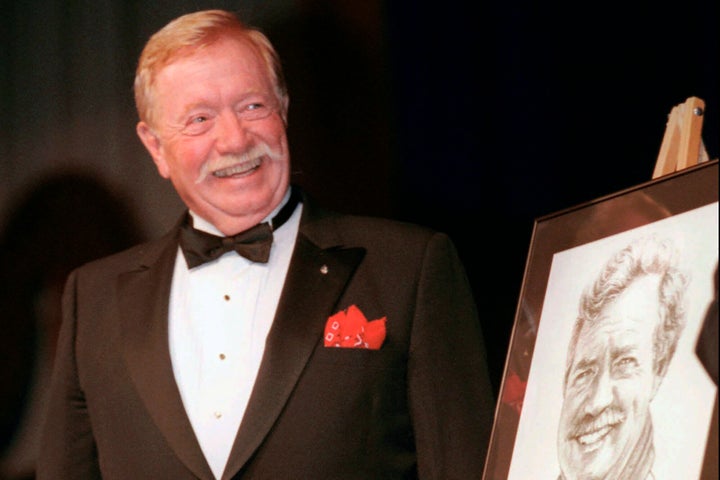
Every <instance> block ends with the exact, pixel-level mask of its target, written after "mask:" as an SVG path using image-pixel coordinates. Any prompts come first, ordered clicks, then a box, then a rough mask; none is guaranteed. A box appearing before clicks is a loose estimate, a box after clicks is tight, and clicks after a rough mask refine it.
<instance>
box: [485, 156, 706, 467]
mask: <svg viewBox="0 0 720 480" xmlns="http://www.w3.org/2000/svg"><path fill="white" fill-rule="evenodd" d="M717 203H718V161H717V160H712V161H709V162H704V163H701V164H698V165H695V166H693V167H689V168H686V169H683V170H681V171H678V172H675V173H672V174H669V175H666V176H663V177H660V178H657V179H654V180H651V181H648V182H646V183H643V184H640V185H637V186H635V187H632V188H628V189H626V190H623V191H620V192H616V193H613V194H610V195H607V196H604V197H601V198H598V199H595V200H592V201H589V202H586V203H583V204H581V205H578V206H574V207H572V208H568V209H565V210H562V211H559V212H555V213H552V214H549V215H546V216H543V217H540V218H538V219H536V221H535V225H534V228H533V234H532V238H531V242H530V248H529V252H528V257H527V261H526V265H525V272H524V276H523V283H522V287H521V291H520V298H519V301H518V305H517V309H516V314H515V321H514V325H513V331H512V335H511V338H510V343H509V347H508V353H507V357H506V362H505V369H504V374H503V379H502V383H501V386H500V393H499V395H498V403H497V408H496V412H495V421H494V426H493V431H492V435H491V439H490V446H489V450H488V454H487V458H486V466H485V471H484V473H483V480H507V479H510V480H512V479H513V478H523V476H522V475H528V474H530V473H532V475H531V476H524V478H538V479H540V478H542V479H545V478H549V479H551V480H555V479H557V478H558V474H559V471H558V467H557V459H556V457H557V454H556V452H557V450H556V447H555V442H556V437H555V436H554V435H549V434H548V432H549V429H548V428H545V429H543V428H541V427H542V423H543V422H545V421H547V422H548V423H550V420H549V419H547V417H550V418H553V416H557V415H558V414H557V412H555V409H556V410H557V411H559V410H560V408H561V406H560V404H561V403H562V401H561V400H562V399H561V396H560V398H557V397H555V401H554V403H553V400H552V399H553V397H552V396H551V395H553V392H557V388H555V389H554V390H552V392H551V391H550V390H551V389H550V388H547V389H546V388H545V385H540V384H539V383H538V381H535V382H534V383H533V378H531V375H532V376H534V378H545V379H547V378H551V379H553V380H552V382H551V383H553V385H554V384H555V382H556V381H557V382H560V384H561V383H562V379H561V378H562V376H563V375H564V369H563V368H557V367H558V363H557V362H555V361H553V363H552V364H551V363H550V362H545V360H543V358H550V357H549V356H548V355H546V356H545V357H541V356H540V351H541V350H542V351H543V352H549V351H552V350H553V349H555V350H556V351H557V352H558V353H557V355H558V357H564V356H565V354H566V351H567V342H566V341H565V342H563V341H561V337H562V335H558V334H557V329H556V330H555V331H553V332H549V333H547V334H545V335H544V336H543V337H542V338H541V341H542V342H543V343H537V341H538V337H539V335H538V334H539V333H542V329H543V326H544V325H543V322H541V319H542V318H543V316H542V315H543V310H544V308H545V307H546V306H548V308H549V305H550V303H551V301H552V300H553V299H552V297H550V298H547V295H548V294H549V293H553V292H548V286H549V280H550V275H551V269H552V266H553V262H554V259H555V258H558V259H559V258H560V257H561V256H562V255H565V253H564V252H582V251H583V250H582V249H585V254H584V257H587V261H588V262H589V263H588V264H592V262H593V261H595V262H596V263H597V262H599V261H601V260H600V258H599V257H600V255H598V258H596V259H595V258H593V257H595V255H594V254H589V255H588V254H587V252H588V251H589V252H593V251H595V250H593V249H595V248H600V249H609V248H610V246H611V244H612V245H613V246H614V244H619V243H620V242H621V239H622V241H624V239H625V238H630V237H632V236H633V235H635V234H636V232H642V231H644V230H647V229H651V230H652V229H654V228H659V229H663V228H664V229H667V228H670V229H676V230H677V229H685V226H684V223H683V222H684V221H685V219H686V218H691V219H693V218H694V217H693V215H696V214H702V215H704V216H707V215H708V214H709V217H708V218H709V220H708V218H705V217H700V218H701V219H703V218H705V220H703V221H702V222H701V224H700V225H699V226H697V228H694V227H693V228H691V230H692V232H687V233H688V235H694V237H693V238H701V239H703V241H704V239H705V238H710V240H708V241H709V242H710V244H709V245H708V246H706V248H705V257H708V258H707V259H706V260H707V265H706V266H702V265H701V266H700V267H699V268H700V269H701V272H702V273H701V274H700V275H696V276H700V277H703V278H696V279H695V280H694V281H695V282H700V283H701V284H703V285H702V289H701V290H699V291H701V292H703V293H702V296H701V297H702V298H699V299H697V300H698V301H699V303H701V304H702V303H703V302H706V301H707V302H709V301H711V300H712V296H713V295H716V286H715V285H714V284H713V274H716V269H717V262H718V250H717V230H718V225H717V213H716V212H717V210H716V209H717ZM708 209H709V210H708ZM713 211H714V212H715V213H712V212H713ZM708 212H709V213H708ZM692 221H695V220H692ZM676 222H679V223H678V226H675V223H676ZM705 229H707V231H705ZM638 234H639V233H638ZM712 238H714V239H715V240H712ZM713 242H714V246H713ZM693 250H694V248H693ZM578 254H580V253H578ZM567 255H571V253H568V254H567ZM698 255H700V253H698ZM710 257H713V258H710ZM703 258H704V257H703ZM703 261H704V260H702V261H700V264H702V262H703ZM601 263H602V262H601ZM577 268H580V267H579V266H577ZM705 270H707V272H705ZM708 272H709V273H708ZM706 273H708V274H707V275H705V274H706ZM579 280H580V279H578V282H579ZM573 288H575V286H573ZM554 292H555V294H557V293H558V292H560V293H561V294H564V293H565V290H564V289H555V290H554ZM713 292H715V293H713ZM556 296H557V295H556ZM708 296H709V297H710V300H708V299H707V298H706V297H708ZM569 297H573V295H569ZM577 298H578V295H574V300H573V298H570V299H569V300H563V302H566V303H567V302H573V301H574V303H575V305H577ZM715 299H716V298H715ZM706 310H707V306H706V305H699V306H698V305H696V307H695V310H694V311H693V319H692V328H686V331H684V332H683V334H682V335H684V336H687V337H689V338H688V339H686V340H685V341H686V342H694V341H696V336H697V334H698V333H699V330H700V325H699V324H700V323H702V320H703V318H700V319H698V318H696V317H697V316H698V314H699V313H701V312H705V311H706ZM573 320H574V319H573ZM553 321H554V320H553ZM544 322H546V323H548V325H547V328H550V320H544ZM688 323H690V320H688ZM693 336H694V337H693ZM684 352H685V353H681V352H680V349H679V350H678V354H676V358H677V355H685V356H688V355H692V354H693V353H694V351H693V352H689V350H688V349H687V348H686V349H685V351H684ZM673 361H675V360H673ZM689 361H694V359H692V360H689ZM539 362H540V363H539ZM542 362H545V363H547V364H545V363H542ZM699 364H700V366H701V368H702V363H699ZM678 368H680V367H678ZM693 368H694V367H693ZM703 373H705V374H707V372H703ZM695 375H697V374H695ZM556 377H560V378H559V379H557V380H555V378H556ZM708 378H709V377H708ZM539 381H542V380H539ZM683 381H691V376H686V378H685V379H684V380H683ZM705 381H708V382H709V387H708V385H705V384H703V386H702V388H703V392H705V393H703V394H702V396H703V398H705V396H706V395H714V397H712V398H711V400H710V403H709V404H708V401H707V399H705V400H703V402H702V405H703V407H702V408H701V410H703V412H702V415H701V419H700V420H698V421H699V422H700V423H701V425H702V423H703V422H704V423H706V424H707V425H706V427H705V430H704V432H703V431H701V432H700V433H699V434H698V433H694V434H693V435H694V438H695V441H694V447H691V448H694V449H695V450H696V452H695V454H694V457H695V459H696V461H697V458H698V457H699V458H700V460H699V461H700V463H701V465H700V466H698V467H697V468H698V469H699V470H700V471H701V473H702V474H699V475H698V478H708V477H706V475H707V472H708V469H713V474H714V475H715V478H717V436H718V429H717V385H716V384H715V383H713V380H712V379H709V380H708V379H705V380H701V383H702V382H705ZM531 386H532V387H533V388H532V389H531V390H528V388H529V387H531ZM662 388H663V387H661V389H662ZM668 388H670V387H668ZM708 388H710V389H713V388H714V390H712V393H707V392H709V391H708ZM546 391H547V396H548V397H550V398H549V399H545V398H544V396H546V393H545V392H546ZM538 399H542V400H538ZM557 400H560V401H557ZM713 401H714V403H713ZM527 402H534V403H533V404H528V403H527ZM540 403H543V405H544V406H541V405H539V404H540ZM536 404H537V405H536ZM708 405H709V407H708ZM713 405H714V406H713ZM531 406H533V407H534V409H533V408H531ZM678 408H679V407H678ZM688 408H690V407H688ZM694 408H696V407H694ZM712 415H714V416H712ZM524 416H525V417H526V418H524V419H523V417H524ZM711 416H712V418H711ZM703 419H705V420H703ZM676 422H677V423H678V424H681V423H682V422H681V421H680V420H677V419H676ZM521 427H523V428H521ZM705 434H706V435H705ZM656 435H657V433H656ZM697 437H700V438H697ZM521 445H522V448H521ZM709 446H712V447H713V448H709ZM698 449H699V450H701V451H699V452H697V450H698ZM706 450H707V453H706ZM710 450H712V451H710ZM660 454H662V452H659V454H658V455H656V457H657V456H659V455H660ZM528 457H534V459H533V461H532V462H530V461H528V462H525V460H526V459H527V458H528ZM713 457H714V458H713ZM656 459H657V458H656ZM663 460H668V461H673V460H672V459H663ZM534 462H535V463H537V462H546V463H547V472H545V473H541V472H540V471H539V469H538V468H537V465H535V466H533V465H534ZM523 463H524V464H525V465H524V466H520V467H518V469H515V470H511V467H512V466H514V465H518V464H521V465H522V464H523ZM696 463H697V462H696ZM523 469H525V470H526V471H525V473H524V474H521V473H520V472H522V471H523ZM655 478H656V479H657V480H660V478H665V477H664V476H662V475H661V476H660V477H658V474H657V473H655ZM678 478H679V477H678ZM682 478H686V479H691V478H693V476H692V475H691V476H687V475H685V476H682Z"/></svg>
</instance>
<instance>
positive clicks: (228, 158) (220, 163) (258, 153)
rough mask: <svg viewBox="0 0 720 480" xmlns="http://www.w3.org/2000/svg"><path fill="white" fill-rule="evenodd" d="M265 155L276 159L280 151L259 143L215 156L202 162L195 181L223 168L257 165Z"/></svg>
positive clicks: (197, 181)
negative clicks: (237, 151) (231, 152)
mask: <svg viewBox="0 0 720 480" xmlns="http://www.w3.org/2000/svg"><path fill="white" fill-rule="evenodd" d="M265 156H267V157H270V158H271V159H276V158H278V157H280V152H276V151H275V150H273V149H272V148H270V146H269V145H268V144H267V143H260V144H257V145H253V146H252V147H251V148H249V149H248V150H246V151H244V152H240V153H233V154H228V155H223V156H222V157H218V158H215V159H213V160H210V161H208V162H206V163H205V164H203V166H202V168H201V169H200V174H199V175H198V178H197V179H196V180H195V183H196V184H197V183H201V182H202V181H203V180H205V179H206V178H207V176H208V175H211V174H212V173H213V172H217V171H218V170H222V169H224V168H228V167H232V166H235V165H242V164H252V163H254V164H256V165H259V164H260V159H261V158H262V157H265Z"/></svg>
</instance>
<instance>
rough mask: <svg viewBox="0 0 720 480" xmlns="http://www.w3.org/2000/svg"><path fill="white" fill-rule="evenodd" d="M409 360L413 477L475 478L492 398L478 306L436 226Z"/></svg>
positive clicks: (492, 407)
mask: <svg viewBox="0 0 720 480" xmlns="http://www.w3.org/2000/svg"><path fill="white" fill-rule="evenodd" d="M411 335H412V338H411V343H410V363H409V367H408V376H409V378H408V382H409V401H410V405H411V407H410V408H411V413H412V417H413V425H414V429H415V435H416V443H417V456H418V473H419V478H421V479H423V480H425V479H433V480H436V479H437V480H439V479H442V480H454V479H457V480H467V479H471V478H477V479H479V478H481V477H482V471H483V466H484V462H485V454H486V451H487V445H488V442H489V438H490V432H491V429H492V423H493V418H494V410H495V400H494V395H493V390H492V385H491V382H490V378H489V374H488V366H487V361H486V352H485V346H484V341H483V337H482V332H481V327H480V322H479V318H478V312H477V307H476V305H475V302H474V299H473V294H472V290H471V288H470V284H469V281H468V279H467V276H466V272H465V269H464V267H463V265H462V264H461V262H460V259H459V257H458V254H457V251H456V249H455V247H454V245H453V244H452V242H451V240H450V239H449V238H448V237H447V236H446V235H445V234H442V233H438V234H435V235H434V236H433V237H432V238H431V240H430V241H429V243H428V247H427V249H426V252H425V255H424V260H423V265H422V272H421V278H420V280H419V285H418V293H417V302H416V310H415V315H414V318H413V328H412V334H411Z"/></svg>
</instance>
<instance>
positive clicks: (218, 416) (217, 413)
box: [214, 412, 222, 419]
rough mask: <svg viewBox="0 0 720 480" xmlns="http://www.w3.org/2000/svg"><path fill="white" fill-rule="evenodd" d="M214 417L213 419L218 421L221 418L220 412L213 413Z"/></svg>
mask: <svg viewBox="0 0 720 480" xmlns="http://www.w3.org/2000/svg"><path fill="white" fill-rule="evenodd" d="M214 415H215V418H217V419H220V417H222V412H215V413H214Z"/></svg>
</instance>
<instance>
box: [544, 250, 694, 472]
mask: <svg viewBox="0 0 720 480" xmlns="http://www.w3.org/2000/svg"><path fill="white" fill-rule="evenodd" d="M687 285H688V278H687V276H686V274H685V273H684V272H683V271H682V270H680V268H679V266H678V253H677V251H676V249H675V246H674V244H673V243H672V242H670V241H669V240H661V239H658V238H656V237H648V238H640V239H638V240H635V241H633V242H632V243H630V244H629V245H628V246H626V247H625V248H623V249H622V250H620V251H619V252H618V253H616V254H615V255H613V256H612V257H611V258H610V260H609V261H608V262H607V263H606V264H605V266H604V267H603V269H602V270H601V271H600V273H599V275H598V276H597V278H596V279H595V281H594V282H592V283H591V284H590V285H588V286H587V287H586V288H585V291H584V292H583V294H582V296H581V297H580V303H579V309H578V316H577V319H576V320H575V325H574V327H573V332H572V336H571V337H570V342H569V345H568V354H567V357H566V369H565V377H564V383H563V385H564V386H563V404H562V408H561V411H560V425H559V428H558V436H557V444H558V460H559V463H560V471H561V473H560V477H559V478H560V479H562V480H581V479H602V478H613V479H619V478H628V479H631V478H632V479H638V480H643V479H652V478H654V477H653V475H652V465H653V460H654V457H655V451H654V447H653V426H652V416H651V414H650V402H652V400H653V398H654V397H655V394H656V393H657V390H658V387H659V386H660V384H661V383H662V380H663V378H664V376H665V373H666V372H667V369H668V365H669V364H670V361H671V360H672V357H673V354H674V353H675V349H676V347H677V342H678V339H679V337H680V334H681V333H682V330H683V327H684V326H685V301H686V299H685V292H686V289H687Z"/></svg>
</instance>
